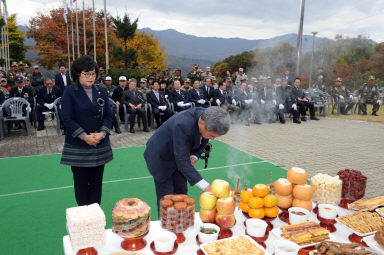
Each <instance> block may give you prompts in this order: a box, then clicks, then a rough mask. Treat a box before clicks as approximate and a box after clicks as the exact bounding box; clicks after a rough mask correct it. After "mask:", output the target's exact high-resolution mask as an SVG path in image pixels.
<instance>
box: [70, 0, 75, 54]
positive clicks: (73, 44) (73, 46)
mask: <svg viewBox="0 0 384 255" xmlns="http://www.w3.org/2000/svg"><path fill="white" fill-rule="evenodd" d="M69 1H72V0H69ZM72 13H73V11H72V10H71V27H72V58H73V61H75V39H74V37H75V36H74V35H73V22H72Z"/></svg>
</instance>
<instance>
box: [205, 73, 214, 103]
mask: <svg viewBox="0 0 384 255" xmlns="http://www.w3.org/2000/svg"><path fill="white" fill-rule="evenodd" d="M204 82H205V85H204V86H203V88H202V89H203V91H204V94H205V98H206V99H207V100H208V101H209V102H210V103H211V104H212V102H213V92H214V88H213V87H212V79H211V78H210V77H207V78H205V80H204Z"/></svg>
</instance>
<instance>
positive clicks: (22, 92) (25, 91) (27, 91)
mask: <svg viewBox="0 0 384 255" xmlns="http://www.w3.org/2000/svg"><path fill="white" fill-rule="evenodd" d="M14 82H15V84H16V86H15V87H13V88H11V90H10V91H9V97H10V98H11V97H22V98H24V99H25V100H27V101H28V103H29V107H30V111H29V112H30V119H32V118H31V117H32V114H31V113H32V111H33V103H34V98H33V90H32V89H31V88H30V87H29V86H25V84H24V78H23V76H16V77H15V79H14ZM23 110H26V108H25V109H23ZM24 113H25V112H24ZM20 125H22V126H23V125H24V123H21V122H17V123H16V124H15V129H18V128H20Z"/></svg>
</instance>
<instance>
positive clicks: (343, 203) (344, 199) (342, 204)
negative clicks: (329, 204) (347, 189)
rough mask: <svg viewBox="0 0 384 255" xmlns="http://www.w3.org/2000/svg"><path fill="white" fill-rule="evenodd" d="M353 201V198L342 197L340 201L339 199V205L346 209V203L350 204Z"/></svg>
mask: <svg viewBox="0 0 384 255" xmlns="http://www.w3.org/2000/svg"><path fill="white" fill-rule="evenodd" d="M355 201H356V200H353V199H346V198H342V199H341V201H340V204H339V206H340V207H342V208H344V209H348V204H351V203H353V202H355Z"/></svg>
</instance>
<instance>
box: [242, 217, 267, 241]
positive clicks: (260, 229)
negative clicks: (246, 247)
mask: <svg viewBox="0 0 384 255" xmlns="http://www.w3.org/2000/svg"><path fill="white" fill-rule="evenodd" d="M245 225H246V226H247V233H248V234H249V235H251V236H254V237H263V236H265V231H266V230H267V227H268V224H267V223H266V222H265V221H263V220H259V219H248V220H246V221H245Z"/></svg>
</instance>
